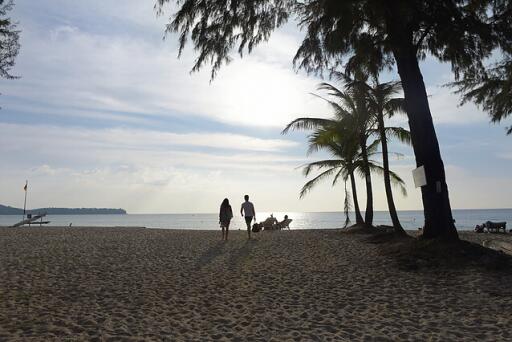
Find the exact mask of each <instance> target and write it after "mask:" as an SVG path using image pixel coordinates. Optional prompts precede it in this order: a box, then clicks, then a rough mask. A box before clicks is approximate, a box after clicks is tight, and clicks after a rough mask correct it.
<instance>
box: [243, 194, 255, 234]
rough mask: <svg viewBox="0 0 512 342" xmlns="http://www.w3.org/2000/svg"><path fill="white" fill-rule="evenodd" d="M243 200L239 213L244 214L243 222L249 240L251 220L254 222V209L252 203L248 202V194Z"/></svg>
mask: <svg viewBox="0 0 512 342" xmlns="http://www.w3.org/2000/svg"><path fill="white" fill-rule="evenodd" d="M244 199H245V202H244V203H242V207H241V208H240V214H241V215H242V217H244V216H245V224H246V225H247V234H248V235H249V240H250V239H251V223H252V220H254V222H256V211H255V210H254V204H252V202H249V195H245V196H244Z"/></svg>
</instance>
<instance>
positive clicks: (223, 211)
mask: <svg viewBox="0 0 512 342" xmlns="http://www.w3.org/2000/svg"><path fill="white" fill-rule="evenodd" d="M231 218H233V210H231V206H230V205H229V200H228V199H227V198H224V201H222V204H221V205H220V212H219V224H220V227H221V228H222V240H225V241H228V232H229V223H230V222H231Z"/></svg>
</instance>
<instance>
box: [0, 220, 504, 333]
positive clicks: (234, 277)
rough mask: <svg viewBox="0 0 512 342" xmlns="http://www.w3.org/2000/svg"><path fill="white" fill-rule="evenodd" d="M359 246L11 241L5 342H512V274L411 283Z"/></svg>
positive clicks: (354, 238)
mask: <svg viewBox="0 0 512 342" xmlns="http://www.w3.org/2000/svg"><path fill="white" fill-rule="evenodd" d="M465 234H466V233H465ZM465 234H463V237H464V238H468V237H465V236H464V235H465ZM467 234H469V235H468V236H470V237H469V239H471V236H474V235H475V234H471V233H467ZM478 238H480V237H476V239H478ZM505 238H510V236H507V237H505ZM365 239H366V237H365V236H361V235H356V234H342V233H340V231H339V230H307V231H276V232H262V233H259V234H257V235H256V239H255V240H253V241H247V235H246V232H243V231H233V232H230V241H228V242H222V241H220V232H218V231H192V230H187V231H180V230H162V229H143V228H19V229H12V228H3V229H0V340H1V341H7V340H8V341H17V340H19V341H30V340H33V341H41V340H58V341H62V340H68V341H75V340H96V341H110V340H112V341H143V340H148V341H152V340H169V341H175V340H186V341H194V340H198V341H199V340H200V341H209V340H234V341H251V340H261V341H301V340H302V341H357V340H364V341H402V340H403V341H407V340H421V341H450V340H453V341H461V340H464V341H482V340H488V341H510V340H512V274H511V273H510V272H508V271H507V272H504V271H500V272H496V271H487V270H484V269H482V268H478V267H472V266H468V267H462V268H455V269H453V268H450V269H448V268H440V269H424V270H419V271H406V270H402V269H400V268H399V267H397V265H396V263H395V261H394V260H393V259H391V258H390V257H387V256H383V255H382V253H379V248H381V247H379V245H376V244H370V243H367V242H364V241H363V240H365Z"/></svg>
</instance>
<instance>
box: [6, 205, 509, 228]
mask: <svg viewBox="0 0 512 342" xmlns="http://www.w3.org/2000/svg"><path fill="white" fill-rule="evenodd" d="M452 213H453V217H454V219H455V225H456V227H457V229H459V230H473V229H474V227H475V225H477V224H481V223H483V222H486V221H497V222H502V221H505V222H511V221H512V209H509V208H496V209H453V210H452ZM234 214H235V215H234V217H233V219H232V221H231V229H234V230H238V229H245V222H244V220H243V218H242V217H241V216H240V215H239V213H238V212H236V211H235V213H234ZM271 214H273V216H274V217H276V219H277V220H279V221H280V220H283V218H284V215H288V216H289V217H290V218H291V219H292V220H293V221H292V223H291V225H290V227H291V229H336V228H342V227H343V226H344V224H345V215H344V213H343V212H339V211H338V212H294V211H288V212H285V211H283V212H278V211H275V212H269V211H262V212H258V213H257V214H256V217H257V221H258V222H261V221H263V220H265V218H267V217H268V216H269V215H271ZM363 214H364V212H363ZM217 215H218V214H216V213H168V214H142V213H135V214H130V213H127V214H119V215H117V214H114V215H105V214H96V215H83V214H82V215H48V216H46V217H45V219H44V220H45V221H50V223H49V224H48V225H49V226H70V225H71V226H75V227H78V226H91V227H113V226H114V227H117V226H119V227H146V228H160V229H193V230H215V229H219V226H218V216H217ZM349 215H350V220H351V224H353V223H354V222H355V217H354V212H350V213H349ZM398 216H399V218H400V221H401V224H402V226H403V227H404V229H408V230H415V229H418V228H420V227H422V226H423V220H424V217H423V210H399V211H398ZM20 220H21V217H20V216H19V215H0V226H3V227H5V226H11V225H13V224H15V223H16V222H18V221H20ZM373 224H374V225H391V219H390V217H389V212H388V211H384V210H376V211H374V221H373ZM34 225H36V226H37V223H35V224H34Z"/></svg>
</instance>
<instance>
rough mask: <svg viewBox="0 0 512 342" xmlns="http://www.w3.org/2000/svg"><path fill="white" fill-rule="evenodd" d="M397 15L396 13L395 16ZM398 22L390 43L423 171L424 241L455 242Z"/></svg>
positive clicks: (414, 60)
mask: <svg viewBox="0 0 512 342" xmlns="http://www.w3.org/2000/svg"><path fill="white" fill-rule="evenodd" d="M397 13H398V12H397ZM399 21H400V19H399V18H398V17H397V18H390V20H389V21H388V25H390V26H391V37H390V38H391V39H392V41H393V45H394V46H395V48H394V50H393V55H394V57H395V60H396V63H397V67H398V73H399V74H400V79H401V81H402V87H403V89H404V97H405V105H406V110H407V116H408V118H409V127H410V131H411V139H412V145H413V149H414V154H415V156H416V165H417V166H423V167H424V168H425V174H426V179H427V185H425V186H423V187H421V196H422V199H423V210H424V214H425V227H424V229H423V237H424V238H444V239H458V234H457V229H456V228H455V225H454V222H453V217H452V211H451V207H450V199H449V197H448V186H447V184H446V178H445V172H444V164H443V160H442V159H441V152H440V150H439V144H438V141H437V136H436V132H435V129H434V123H433V122H432V114H431V113H430V108H429V105H428V98H427V91H426V89H425V83H424V82H423V76H422V74H421V71H420V68H419V64H418V57H417V51H416V48H415V46H414V45H413V35H412V31H411V30H409V29H408V28H407V26H405V25H404V24H403V23H398V22H399Z"/></svg>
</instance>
